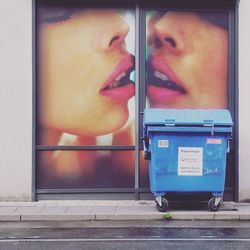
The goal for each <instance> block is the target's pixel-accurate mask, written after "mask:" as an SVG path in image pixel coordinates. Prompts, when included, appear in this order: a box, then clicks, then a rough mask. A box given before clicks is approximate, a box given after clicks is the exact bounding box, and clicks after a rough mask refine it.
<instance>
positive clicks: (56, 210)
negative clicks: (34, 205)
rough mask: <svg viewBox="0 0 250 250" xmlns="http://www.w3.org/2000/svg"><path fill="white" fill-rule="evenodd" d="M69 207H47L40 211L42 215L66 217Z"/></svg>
mask: <svg viewBox="0 0 250 250" xmlns="http://www.w3.org/2000/svg"><path fill="white" fill-rule="evenodd" d="M67 209H68V207H66V206H65V207H63V206H45V207H43V208H42V210H41V211H40V213H39V214H40V215H64V214H65V212H66V210H67Z"/></svg>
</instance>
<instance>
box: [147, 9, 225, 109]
mask: <svg viewBox="0 0 250 250" xmlns="http://www.w3.org/2000/svg"><path fill="white" fill-rule="evenodd" d="M148 31H149V37H148V40H149V47H150V67H149V69H148V73H149V74H148V80H147V84H148V85H147V96H148V99H149V103H150V106H151V107H164V108H226V107H227V100H228V33H227V31H226V30H224V29H222V28H219V27H217V26H215V25H213V24H212V23H209V22H208V21H205V20H203V19H201V18H200V17H198V16H197V15H195V14H194V13H183V12H182V13H181V12H168V13H167V14H165V15H163V16H155V17H153V18H151V20H150V21H149V25H148Z"/></svg>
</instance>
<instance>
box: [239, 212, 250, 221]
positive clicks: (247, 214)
mask: <svg viewBox="0 0 250 250" xmlns="http://www.w3.org/2000/svg"><path fill="white" fill-rule="evenodd" d="M239 214H240V220H250V211H249V210H248V211H240V213H239Z"/></svg>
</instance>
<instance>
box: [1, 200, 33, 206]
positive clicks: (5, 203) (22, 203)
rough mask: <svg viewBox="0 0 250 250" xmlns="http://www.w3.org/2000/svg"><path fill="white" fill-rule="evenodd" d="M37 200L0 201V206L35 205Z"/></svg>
mask: <svg viewBox="0 0 250 250" xmlns="http://www.w3.org/2000/svg"><path fill="white" fill-rule="evenodd" d="M36 205H37V202H28V201H27V202H24V201H17V202H0V207H11V206H13V207H35V206H36Z"/></svg>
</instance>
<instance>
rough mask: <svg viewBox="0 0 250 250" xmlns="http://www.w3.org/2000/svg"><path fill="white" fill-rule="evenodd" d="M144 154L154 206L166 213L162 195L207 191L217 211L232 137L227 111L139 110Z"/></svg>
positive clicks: (209, 203) (212, 206) (165, 201)
mask: <svg viewBox="0 0 250 250" xmlns="http://www.w3.org/2000/svg"><path fill="white" fill-rule="evenodd" d="M143 125H144V137H143V139H144V154H145V159H147V160H149V178H150V189H151V192H152V193H153V194H154V195H155V197H156V207H157V209H158V210H159V211H161V212H163V211H166V210H167V208H168V201H167V200H166V198H165V197H164V196H165V195H166V194H167V193H175V192H181V193H186V192H192V193H200V192H205V193H211V194H212V198H211V199H210V200H209V202H208V207H209V209H210V210H212V211H217V210H218V209H219V208H220V204H221V201H222V198H223V193H224V185H225V173H226V154H227V152H229V139H231V136H232V125H233V123H232V118H231V115H230V113H229V111H228V110H194V109H193V110H191V109H145V110H144V119H143Z"/></svg>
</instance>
